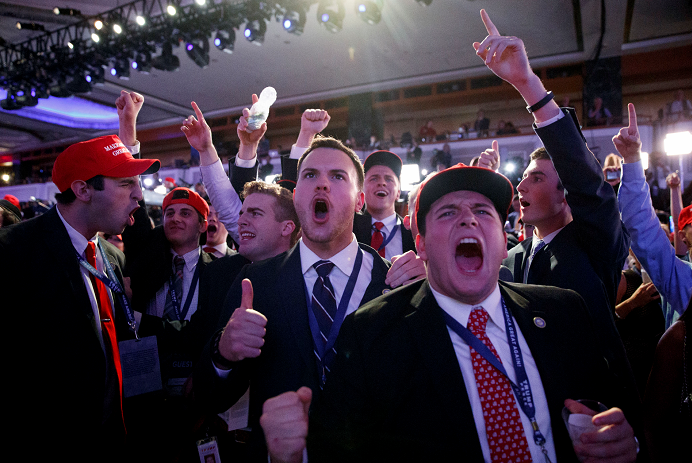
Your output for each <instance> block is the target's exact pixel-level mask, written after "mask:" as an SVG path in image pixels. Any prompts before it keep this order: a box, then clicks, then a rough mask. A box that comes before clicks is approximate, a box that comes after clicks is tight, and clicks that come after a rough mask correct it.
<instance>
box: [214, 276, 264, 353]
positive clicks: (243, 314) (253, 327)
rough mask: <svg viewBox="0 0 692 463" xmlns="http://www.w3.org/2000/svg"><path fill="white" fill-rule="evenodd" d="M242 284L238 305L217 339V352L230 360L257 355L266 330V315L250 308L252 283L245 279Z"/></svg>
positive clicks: (262, 343)
mask: <svg viewBox="0 0 692 463" xmlns="http://www.w3.org/2000/svg"><path fill="white" fill-rule="evenodd" d="M242 285H243V294H242V298H241V302H240V307H238V308H237V309H235V310H234V311H233V315H231V319H230V320H228V323H227V324H226V328H225V329H224V332H223V335H221V339H220V340H219V353H221V355H222V356H223V357H224V358H225V359H227V360H229V361H231V362H239V361H241V360H243V359H246V358H255V357H259V355H260V353H261V348H262V346H263V345H264V335H265V334H266V332H267V330H266V329H265V327H266V326H267V317H265V316H264V315H262V314H261V313H259V312H257V311H256V310H253V309H252V299H253V291H252V283H251V282H250V280H248V279H245V280H243V282H242Z"/></svg>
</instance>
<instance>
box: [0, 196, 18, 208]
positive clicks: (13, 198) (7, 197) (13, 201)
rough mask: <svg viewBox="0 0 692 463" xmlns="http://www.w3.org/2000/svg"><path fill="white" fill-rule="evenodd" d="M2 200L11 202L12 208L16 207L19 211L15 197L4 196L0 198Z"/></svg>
mask: <svg viewBox="0 0 692 463" xmlns="http://www.w3.org/2000/svg"><path fill="white" fill-rule="evenodd" d="M2 199H6V200H8V201H9V202H11V203H12V204H13V205H14V207H16V208H17V209H19V199H17V197H16V196H14V195H5V197H4V198H2Z"/></svg>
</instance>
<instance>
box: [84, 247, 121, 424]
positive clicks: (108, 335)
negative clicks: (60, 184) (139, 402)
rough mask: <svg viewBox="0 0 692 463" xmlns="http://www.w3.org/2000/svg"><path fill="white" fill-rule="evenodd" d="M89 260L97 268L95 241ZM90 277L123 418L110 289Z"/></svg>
mask: <svg viewBox="0 0 692 463" xmlns="http://www.w3.org/2000/svg"><path fill="white" fill-rule="evenodd" d="M85 254H86V258H87V262H89V264H90V265H91V266H92V267H94V268H96V244H94V242H93V241H89V243H88V244H87V248H86V251H85ZM89 278H91V285H92V286H93V288H94V292H95V293H96V301H97V302H98V306H99V318H100V319H101V333H102V335H103V342H104V344H105V345H106V355H108V353H109V352H110V353H111V354H112V355H113V364H114V365H115V372H116V374H117V376H118V398H119V401H120V415H121V418H122V413H123V395H122V394H123V372H122V368H121V366H120V350H119V349H118V339H117V338H116V335H115V322H114V320H113V307H111V300H110V298H109V297H108V290H107V289H106V285H104V284H103V282H102V281H101V280H99V279H98V278H96V277H95V276H94V275H92V274H91V272H89Z"/></svg>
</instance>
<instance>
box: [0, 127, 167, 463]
mask: <svg viewBox="0 0 692 463" xmlns="http://www.w3.org/2000/svg"><path fill="white" fill-rule="evenodd" d="M159 165H160V163H159V161H158V160H155V159H146V160H145V159H135V158H133V156H132V155H131V154H130V151H129V150H128V148H127V147H126V146H125V145H124V144H123V142H122V141H121V140H120V138H118V137H117V136H115V135H109V136H104V137H99V138H95V139H93V140H87V141H84V142H80V143H76V144H74V145H71V146H70V147H68V148H67V149H66V150H64V151H63V152H62V153H60V155H59V156H58V157H57V159H56V160H55V164H54V166H53V182H54V183H55V185H56V186H57V187H58V189H59V190H60V193H58V194H56V200H57V202H58V205H57V206H56V207H54V208H52V209H51V210H50V211H48V212H47V213H45V214H43V215H41V216H39V217H36V218H34V219H31V220H28V221H25V222H22V223H20V224H17V225H15V226H12V227H9V228H3V229H2V230H0V261H2V265H1V266H0V267H1V268H0V281H2V282H3V285H4V287H5V288H8V289H11V291H12V292H13V293H14V294H17V295H21V297H22V300H21V305H20V304H17V305H16V306H14V307H12V306H8V307H6V308H7V309H8V310H6V311H5V316H6V317H7V318H6V319H5V320H6V321H7V322H8V323H9V326H12V327H15V328H17V329H20V330H22V332H24V334H25V337H24V341H23V342H21V345H20V344H14V345H12V346H5V349H4V350H5V351H9V350H10V349H11V355H9V356H8V363H7V364H6V366H7V367H8V371H10V372H11V375H12V380H11V381H10V382H8V383H7V388H6V389H7V392H8V394H9V395H10V396H11V397H12V400H11V401H10V402H9V407H8V408H9V411H6V416H7V417H8V418H9V419H10V420H11V421H12V423H13V426H12V429H13V430H16V431H11V434H10V436H9V437H8V438H9V439H11V440H12V441H13V442H15V443H16V444H17V445H22V440H26V439H27V438H30V439H31V441H32V442H34V443H37V444H40V445H38V446H33V447H32V448H31V449H28V450H27V451H29V452H31V455H32V458H36V459H41V457H39V456H38V455H42V452H46V453H49V454H50V458H52V459H55V458H58V459H59V458H61V457H62V458H69V459H71V460H80V461H81V459H86V458H89V459H92V460H93V459H96V460H99V461H110V460H111V459H114V460H115V459H118V455H119V454H120V452H121V451H122V444H123V440H124V435H125V429H124V424H123V415H122V371H121V362H120V350H119V346H118V341H121V340H123V339H125V338H127V337H130V336H132V332H131V330H130V329H128V325H129V322H130V321H131V319H130V318H129V316H128V311H127V308H128V301H127V298H126V297H125V296H124V292H125V290H124V285H123V280H122V268H123V267H124V260H125V258H124V255H123V254H122V252H120V251H119V250H118V249H116V248H115V247H114V246H113V245H111V244H110V243H108V242H106V240H103V239H98V237H97V236H98V235H97V233H98V232H104V233H107V234H113V235H117V234H120V233H122V232H123V230H124V229H125V227H126V225H128V224H132V222H133V214H134V212H135V211H136V210H137V209H138V208H139V205H138V203H137V202H138V201H139V200H140V199H142V191H141V189H140V185H139V175H142V174H149V173H153V172H156V171H157V170H158V168H159ZM116 332H117V334H116Z"/></svg>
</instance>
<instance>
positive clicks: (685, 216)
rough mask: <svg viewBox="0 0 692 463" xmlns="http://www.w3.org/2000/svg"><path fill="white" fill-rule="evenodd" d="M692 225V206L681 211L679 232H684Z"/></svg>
mask: <svg viewBox="0 0 692 463" xmlns="http://www.w3.org/2000/svg"><path fill="white" fill-rule="evenodd" d="M690 224H692V204H690V205H689V206H687V207H686V208H684V209H683V210H681V211H680V216H679V217H678V230H682V229H683V228H685V227H686V226H688V225H690Z"/></svg>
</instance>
